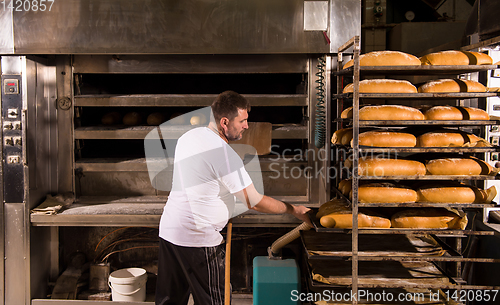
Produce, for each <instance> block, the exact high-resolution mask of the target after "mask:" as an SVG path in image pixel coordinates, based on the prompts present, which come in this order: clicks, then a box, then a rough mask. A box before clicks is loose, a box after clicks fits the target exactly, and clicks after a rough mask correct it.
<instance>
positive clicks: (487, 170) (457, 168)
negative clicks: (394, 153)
mask: <svg viewBox="0 0 500 305" xmlns="http://www.w3.org/2000/svg"><path fill="white" fill-rule="evenodd" d="M425 167H426V169H427V172H428V174H430V175H496V174H497V173H498V169H497V168H494V167H492V166H491V165H489V164H488V163H486V162H484V161H483V160H480V159H477V158H463V157H460V158H441V159H433V160H429V161H427V162H426V163H425Z"/></svg>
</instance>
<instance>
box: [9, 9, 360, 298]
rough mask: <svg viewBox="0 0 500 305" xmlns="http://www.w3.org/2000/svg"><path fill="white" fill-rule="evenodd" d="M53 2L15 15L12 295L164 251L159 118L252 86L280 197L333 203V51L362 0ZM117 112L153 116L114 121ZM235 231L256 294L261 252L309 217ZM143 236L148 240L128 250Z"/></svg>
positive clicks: (244, 278) (269, 178)
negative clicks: (150, 161)
mask: <svg viewBox="0 0 500 305" xmlns="http://www.w3.org/2000/svg"><path fill="white" fill-rule="evenodd" d="M50 3H51V4H52V5H51V6H50V9H49V7H48V6H47V7H46V9H45V10H44V11H41V10H39V11H35V10H34V8H33V7H30V9H27V6H26V8H25V9H24V10H23V11H19V12H18V11H15V10H3V11H0V20H1V23H2V27H1V28H0V37H1V38H0V39H1V40H2V44H1V46H0V54H1V55H2V57H1V71H2V78H1V82H2V116H1V117H2V127H3V128H2V141H1V142H0V143H1V144H0V145H1V147H2V151H3V163H2V179H3V180H2V183H1V187H2V188H3V192H2V196H3V202H4V204H3V205H2V214H3V218H2V220H1V221H2V226H3V228H4V230H3V231H4V234H3V235H2V238H3V239H2V241H3V243H4V247H1V248H2V249H4V253H3V254H4V257H5V264H4V265H3V266H2V269H1V270H0V271H1V272H2V273H3V276H2V277H1V279H8V281H6V280H5V281H3V282H2V285H1V286H0V287H3V288H4V289H1V292H2V294H3V295H2V296H1V297H0V299H2V300H4V303H5V304H16V305H17V304H42V303H43V304H50V303H51V302H57V301H56V300H54V301H49V300H47V298H50V297H54V293H53V288H54V287H58V289H59V290H58V293H59V294H58V296H62V297H61V298H75V297H76V295H77V293H75V291H78V290H81V289H80V288H81V284H79V283H78V282H79V281H77V280H75V279H74V278H73V279H72V280H75V281H74V285H73V286H72V287H71V289H69V291H68V289H66V290H64V289H63V290H60V289H61V287H60V285H59V283H58V281H57V280H58V278H60V277H61V276H62V275H64V276H68V274H71V270H75V269H77V270H80V272H81V271H82V270H84V269H85V266H86V265H85V264H84V263H83V261H82V260H81V254H84V255H85V257H86V259H87V260H89V262H92V263H94V264H95V263H99V262H102V263H106V262H109V261H108V260H107V258H109V257H112V258H114V261H113V262H116V263H117V265H116V266H111V267H112V268H113V267H118V266H119V265H120V264H121V265H126V263H127V262H130V261H133V262H138V261H141V262H151V261H154V259H155V253H156V249H155V247H154V246H155V242H154V229H155V228H156V227H157V226H158V221H159V217H160V214H161V211H162V209H163V205H164V203H165V200H166V198H167V196H168V192H165V191H159V190H157V188H155V187H153V186H152V185H151V181H150V179H149V176H148V172H147V166H146V161H145V155H144V139H145V137H146V135H147V134H148V133H149V132H150V131H151V130H152V129H154V128H155V126H154V125H148V123H147V117H148V116H149V115H150V114H152V113H160V114H161V115H162V116H163V117H164V118H165V119H168V118H171V117H174V115H176V114H178V113H187V112H189V111H192V110H195V109H198V108H201V107H206V106H209V105H210V104H211V102H212V100H213V99H214V97H215V96H216V95H217V94H218V93H220V92H222V91H224V90H234V91H237V92H239V93H241V94H243V95H244V96H245V97H247V99H248V100H249V101H250V103H251V105H252V110H251V112H250V121H254V122H270V123H272V126H273V127H272V147H271V152H270V153H269V154H267V155H264V156H261V157H260V161H261V168H262V172H263V181H264V191H265V194H266V195H270V196H273V197H276V198H279V199H281V200H284V201H287V202H290V203H302V204H306V205H308V206H318V205H319V204H320V203H322V202H325V201H326V200H327V199H329V197H330V194H329V190H330V186H329V183H330V182H329V180H330V178H331V175H332V174H331V173H329V172H328V170H329V167H328V164H329V163H328V162H329V161H328V160H329V159H330V154H331V152H330V151H329V149H325V148H324V147H323V146H322V144H323V143H327V142H328V139H325V138H324V136H323V134H330V132H329V129H330V126H329V124H326V123H324V122H329V119H330V118H329V111H328V109H325V108H326V107H327V106H326V105H328V104H329V103H328V100H329V98H330V97H329V96H330V94H331V87H332V80H331V79H330V76H329V74H330V73H329V71H330V70H331V69H332V62H333V65H334V62H335V61H332V60H331V56H332V55H334V54H333V53H335V50H337V49H338V47H339V45H340V44H341V43H342V42H343V41H345V40H346V39H348V38H349V37H352V36H353V35H359V33H360V31H361V29H360V28H361V24H360V17H361V16H360V15H361V7H360V6H361V4H360V1H356V0H335V1H333V0H331V1H302V0H293V1H290V0H279V1H261V0H257V1H210V0H209V1H200V0H189V1H168V2H165V1H131V2H123V1H118V0H107V1H92V0H85V1H84V0H71V1H53V2H50ZM110 113H118V114H119V115H121V116H122V118H123V116H125V115H128V114H130V113H134V115H136V118H138V117H140V118H142V120H137V121H136V122H134V123H133V124H129V122H127V123H125V122H123V120H116V121H112V122H110V121H106V119H105V118H106V117H108V115H109V114H110ZM322 121H324V122H322ZM186 130H187V129H186ZM322 136H323V137H322ZM165 138H166V140H167V143H168V141H173V140H174V139H175V136H174V135H166V137H165ZM316 140H317V142H318V143H315V141H316ZM322 142H323V143H322ZM326 147H329V146H326ZM41 204H44V205H42V206H41ZM234 225H235V227H237V228H236V229H239V230H240V231H238V230H236V236H238V234H240V235H239V236H240V240H242V242H241V243H238V241H237V240H236V241H235V243H234V244H233V253H237V254H234V255H240V256H239V257H242V258H243V259H242V260H237V261H241V262H239V263H238V262H235V268H233V269H232V270H233V272H234V274H233V275H234V278H235V282H234V283H233V286H236V290H238V289H239V290H242V291H248V290H249V289H251V285H250V284H249V283H250V280H249V274H248V270H247V269H248V265H247V264H246V261H251V257H250V256H254V255H256V253H258V251H260V250H261V249H265V248H266V247H267V246H268V245H269V244H270V241H272V238H273V234H275V235H276V234H278V235H279V234H281V232H282V231H280V230H283V229H282V228H283V227H289V226H294V225H296V221H295V220H294V219H291V218H289V217H285V216H281V215H261V214H244V215H242V216H239V217H238V218H237V219H235V220H234ZM134 230H135V231H134ZM151 230H153V231H151ZM125 231H126V232H127V234H124V235H119V234H121V233H123V232H125ZM250 235H252V236H253V237H258V238H260V239H259V240H258V241H257V242H256V240H255V239H251V238H252V236H250ZM117 236H118V237H119V238H122V239H119V238H118V241H116V239H113V238H115V237H117ZM130 236H135V237H137V236H139V238H135V239H134V238H131V239H132V240H133V241H132V242H131V243H129V244H126V246H125V245H124V244H123V243H122V242H123V240H124V239H126V238H127V237H130ZM249 236H250V237H249ZM263 236H264V237H266V238H267V239H266V238H263ZM268 240H269V242H268ZM113 241H116V242H117V243H116V244H114V245H113ZM106 243H107V244H106ZM103 245H107V247H104V246H103ZM99 247H100V248H99ZM103 248H104V249H107V250H104V249H103ZM135 248H139V249H141V251H128V250H130V249H135ZM255 249H257V250H255ZM98 250H99V251H98ZM238 253H239V254H238ZM239 257H238V258H239ZM153 268H154V267H153ZM68 270H69V271H68ZM63 271H64V272H63ZM65 271H68V272H69V273H66V272H65ZM148 271H149V270H148ZM77 273H78V272H77ZM240 275H241V276H240ZM67 279H68V278H66V280H67ZM66 282H68V281H66ZM79 285H80V286H79Z"/></svg>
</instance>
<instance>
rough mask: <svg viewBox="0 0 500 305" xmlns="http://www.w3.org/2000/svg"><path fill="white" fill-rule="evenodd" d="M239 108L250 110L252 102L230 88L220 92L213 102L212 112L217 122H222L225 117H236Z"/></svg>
mask: <svg viewBox="0 0 500 305" xmlns="http://www.w3.org/2000/svg"><path fill="white" fill-rule="evenodd" d="M238 109H244V110H246V111H250V103H249V102H248V101H247V99H246V98H244V97H243V96H241V95H240V94H239V93H236V92H234V91H230V90H229V91H224V92H222V93H221V94H219V95H218V96H217V97H216V98H215V100H214V102H213V103H212V113H213V114H214V118H215V121H216V122H220V119H222V118H223V117H226V118H228V119H229V120H232V119H234V118H235V117H236V116H238Z"/></svg>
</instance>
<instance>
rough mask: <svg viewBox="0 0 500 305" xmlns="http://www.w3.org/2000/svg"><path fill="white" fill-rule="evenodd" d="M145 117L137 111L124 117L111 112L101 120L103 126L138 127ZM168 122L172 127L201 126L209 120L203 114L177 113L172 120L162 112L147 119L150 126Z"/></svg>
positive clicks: (118, 113)
mask: <svg viewBox="0 0 500 305" xmlns="http://www.w3.org/2000/svg"><path fill="white" fill-rule="evenodd" d="M143 120H144V115H143V114H142V113H140V112H137V111H130V112H127V113H125V114H124V115H122V114H121V113H120V112H118V111H111V112H108V113H106V114H104V115H103V116H102V118H101V123H102V124H103V125H118V124H123V125H127V126H137V125H141V124H143V123H144V121H143ZM165 122H168V123H169V124H170V125H184V124H189V125H200V124H205V123H207V118H206V116H205V115H204V114H203V113H201V112H200V113H194V114H191V113H190V114H188V115H183V114H182V113H179V112H176V113H173V114H172V115H170V118H169V117H168V116H167V115H166V114H164V113H161V112H153V113H150V114H149V115H148V116H147V117H146V123H147V124H148V125H150V126H157V125H161V124H162V123H165Z"/></svg>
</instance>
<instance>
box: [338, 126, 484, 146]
mask: <svg viewBox="0 0 500 305" xmlns="http://www.w3.org/2000/svg"><path fill="white" fill-rule="evenodd" d="M352 141H353V131H352V128H343V129H339V130H337V131H335V132H334V133H333V135H332V139H331V142H332V144H341V145H346V146H347V145H351V147H352V145H353V143H352ZM358 141H359V145H362V146H371V147H491V144H490V143H488V142H487V141H486V140H485V139H483V138H480V137H478V136H476V135H474V134H472V133H467V132H464V131H461V130H456V129H445V128H443V129H439V130H433V131H429V132H426V133H424V134H421V135H418V136H415V135H413V134H412V133H409V132H404V131H391V130H381V129H374V130H368V131H366V129H360V131H359V136H358Z"/></svg>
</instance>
